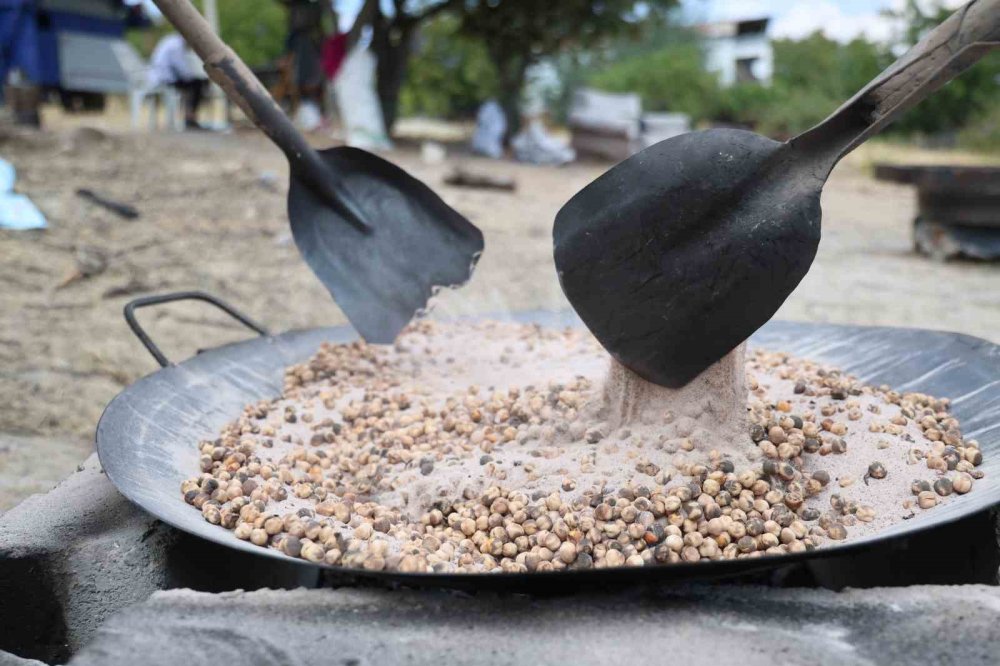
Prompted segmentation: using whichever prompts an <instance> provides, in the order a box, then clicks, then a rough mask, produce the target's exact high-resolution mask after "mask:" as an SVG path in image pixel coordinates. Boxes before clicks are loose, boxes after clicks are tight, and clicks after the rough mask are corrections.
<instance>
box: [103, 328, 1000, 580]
mask: <svg viewBox="0 0 1000 666" xmlns="http://www.w3.org/2000/svg"><path fill="white" fill-rule="evenodd" d="M490 318H493V319H500V320H508V321H519V322H527V323H539V324H542V325H559V326H579V325H581V324H580V322H579V319H578V318H577V317H576V315H575V314H574V313H572V312H568V311H546V310H533V311H524V312H517V313H513V314H511V313H507V314H503V315H496V316H494V317H491V315H489V314H484V315H478V316H471V317H462V318H458V320H473V321H474V320H484V319H490ZM782 330H784V331H785V332H786V333H787V334H792V335H794V334H795V333H796V332H801V331H803V330H810V331H813V332H822V331H824V330H825V331H827V332H833V331H838V332H840V333H842V334H847V333H849V332H853V333H862V334H885V333H886V332H889V331H896V332H899V331H902V332H910V333H914V334H920V335H927V336H930V337H932V338H940V339H941V340H942V341H944V340H948V339H950V340H952V341H955V342H959V343H962V344H965V345H968V346H969V347H970V348H971V351H973V352H977V353H978V354H982V355H983V357H984V358H985V359H992V360H993V365H996V367H997V375H998V377H1000V345H996V344H994V343H991V342H989V341H987V340H984V339H982V338H978V337H975V336H971V335H966V334H962V333H952V332H948V331H935V330H931V329H923V328H917V327H894V326H863V325H850V324H831V323H817V322H799V321H783V320H772V321H770V322H768V323H767V324H766V325H765V326H764V327H762V328H761V329H760V331H758V332H756V333H755V334H754V336H752V337H751V338H750V343H751V345H752V346H765V347H766V346H768V345H767V344H765V345H760V344H759V342H758V339H760V338H766V337H767V336H768V335H769V334H777V333H778V332H779V331H782ZM300 337H309V338H316V344H315V345H312V346H310V347H309V348H308V350H307V351H306V357H308V355H311V354H312V353H314V351H315V348H316V346H318V344H319V342H320V341H323V340H330V341H332V342H346V341H350V340H354V339H357V335H356V334H355V333H354V331H353V330H352V329H351V328H350V327H349V326H335V327H317V328H304V329H291V330H288V331H285V332H283V333H280V334H277V335H271V336H267V337H258V338H252V339H248V340H243V341H238V342H233V343H228V344H225V345H220V346H218V347H214V348H212V349H209V350H205V351H203V352H201V353H199V354H197V355H195V356H193V357H191V358H189V359H186V360H184V361H182V362H180V363H177V364H175V365H172V366H168V367H166V368H161V369H158V370H155V371H154V372H152V373H150V374H148V375H146V376H144V377H142V378H140V379H138V380H136V381H135V382H133V383H132V384H130V385H129V386H128V387H126V388H125V389H123V390H122V391H121V392H120V393H119V394H118V395H116V396H115V398H114V399H112V400H111V402H110V403H108V405H107V406H106V407H105V409H104V411H103V413H102V415H101V418H100V420H99V421H98V425H97V429H96V444H97V453H98V458H99V459H100V462H101V466H102V468H103V469H104V471H105V473H106V475H107V476H108V478H109V480H111V482H112V484H113V485H114V486H115V488H116V489H117V490H118V492H120V493H121V494H122V495H124V496H125V497H126V498H127V499H128V500H129V501H130V502H132V503H133V504H136V505H137V506H139V507H140V508H141V509H143V510H144V511H146V512H147V513H149V514H150V515H151V516H153V517H155V518H156V519H157V520H161V521H163V522H165V523H167V524H169V525H171V526H172V527H174V528H176V529H179V530H181V531H183V532H185V533H188V534H192V535H193V536H197V537H200V538H203V539H206V540H208V541H211V542H213V543H217V544H219V545H222V546H227V547H230V548H235V549H237V550H240V551H244V552H248V553H253V554H256V555H260V556H265V557H271V558H274V559H278V560H282V561H284V562H290V563H294V564H297V565H300V566H303V567H314V568H318V569H325V570H328V571H331V572H336V573H337V574H340V575H344V576H350V577H356V578H360V579H370V580H374V581H382V582H389V583H398V584H404V585H414V586H430V585H436V586H443V587H472V586H481V587H487V586H489V587H493V586H501V585H502V584H503V583H504V582H512V581H517V582H519V583H523V582H525V581H538V582H539V584H541V585H544V584H545V583H551V582H554V581H559V582H560V583H564V582H571V581H579V582H580V583H581V584H587V583H588V582H590V579H594V580H595V581H596V580H597V579H598V578H600V579H601V580H602V581H608V582H615V579H617V578H621V579H622V580H623V581H624V580H633V579H635V577H636V572H637V571H641V572H642V577H643V579H645V580H648V581H649V582H655V581H656V580H657V579H660V578H671V579H673V578H677V579H685V580H696V579H702V580H704V579H711V578H724V577H728V576H733V575H738V574H745V573H750V572H754V571H760V570H766V569H772V568H776V567H780V566H783V565H786V564H795V563H799V562H802V561H805V560H810V559H827V558H830V559H832V558H837V557H841V556H843V555H847V554H850V553H855V552H858V551H860V550H865V549H869V548H872V547H873V546H876V545H880V544H885V543H887V542H890V541H893V540H897V539H900V538H903V537H907V536H912V535H915V534H918V533H922V532H926V531H927V530H930V529H934V528H937V527H942V526H945V525H948V524H951V523H953V522H956V521H958V520H962V519H964V518H968V517H971V516H973V515H976V514H978V513H980V512H982V511H986V510H989V509H991V508H992V507H994V506H996V505H997V504H1000V487H998V488H996V489H994V491H993V492H992V493H990V492H989V489H988V488H984V489H982V492H981V493H970V494H968V495H964V496H961V497H956V498H955V499H954V500H953V501H952V502H949V504H954V503H956V502H961V503H962V506H963V507H964V508H965V510H964V511H962V512H954V513H947V514H937V515H935V514H934V513H933V512H928V513H922V514H918V515H917V516H916V517H915V518H914V519H913V520H912V521H909V522H907V523H897V524H896V525H894V526H893V527H890V528H887V529H886V530H883V531H881V532H879V533H877V534H873V535H870V536H867V537H861V538H858V539H856V540H852V541H849V542H847V543H841V544H827V545H824V546H823V547H821V548H817V549H815V550H812V551H805V552H801V553H787V554H783V555H764V556H761V557H758V558H753V559H752V560H748V559H740V560H711V561H699V562H693V563H689V562H680V563H674V564H663V565H658V566H651V567H615V568H602V569H563V570H560V571H546V572H534V573H512V572H497V573H490V572H476V573H403V572H390V571H368V570H365V569H355V568H348V567H341V566H334V565H327V564H324V563H311V562H307V561H305V560H301V559H298V558H292V557H290V556H288V555H285V554H284V553H281V552H280V551H278V550H276V549H273V548H262V547H259V546H254V545H252V544H249V543H248V542H244V541H241V540H239V539H237V538H236V537H235V536H234V535H233V533H232V531H231V530H226V529H224V528H221V527H220V526H218V525H212V524H210V523H208V522H207V521H204V520H202V519H201V518H200V516H198V515H197V514H196V512H195V511H194V510H193V509H191V508H190V507H188V506H186V505H184V508H185V509H186V510H189V511H190V512H191V515H192V517H193V518H195V519H197V520H198V523H200V524H201V525H203V526H204V528H206V529H199V530H196V529H193V527H192V525H187V524H184V523H183V522H179V521H175V520H173V519H171V518H170V517H169V516H168V515H164V513H165V512H164V511H161V510H160V505H159V503H157V502H154V501H151V500H149V498H147V497H145V496H142V495H140V494H138V493H136V492H134V490H135V488H134V487H133V485H132V484H130V483H124V482H123V474H124V470H123V469H122V468H121V466H120V465H119V463H118V461H115V460H113V459H111V458H110V457H109V450H110V448H111V447H110V444H108V443H107V438H108V437H109V434H108V432H109V430H110V429H111V426H112V419H114V418H116V416H117V415H118V414H119V413H120V409H121V408H122V407H123V405H125V404H126V403H128V401H129V400H130V398H131V397H132V396H134V394H135V393H136V392H137V391H138V390H141V389H139V388H138V387H145V386H147V385H150V384H152V383H155V382H156V381H157V380H158V378H164V377H166V376H167V375H168V374H170V373H176V372H179V373H183V372H185V371H187V369H189V368H191V367H197V366H198V365H199V364H200V363H202V364H203V363H205V362H206V360H207V359H211V358H212V357H213V355H219V354H220V352H224V351H225V352H230V353H231V352H234V351H238V350H251V349H253V350H255V351H256V350H257V348H258V347H260V346H270V347H273V348H275V349H277V348H279V347H282V346H285V345H286V343H289V342H290V341H293V340H295V339H297V338H300ZM289 346H290V345H289ZM273 353H277V352H276V351H275V352H273ZM796 355H798V354H796ZM803 355H804V354H803ZM821 355H822V352H820V358H819V359H818V360H822V358H821ZM299 360H303V359H299ZM294 362H297V361H295V360H288V361H282V362H281V363H280V364H279V368H280V369H282V370H283V368H284V367H285V366H287V365H288V364H291V363H294ZM848 371H849V372H852V374H857V372H856V371H852V370H848ZM998 383H1000V382H998ZM998 392H1000V389H998ZM263 397H272V396H262V398H263ZM941 397H947V396H941ZM254 399H257V398H247V402H250V401H252V400H254ZM994 427H1000V422H998V423H997V424H995V426H994ZM991 429H992V428H991ZM211 434H214V433H211ZM180 445H186V446H192V447H193V443H191V442H183V443H181V444H178V446H180ZM176 497H177V501H178V502H182V500H181V498H180V495H179V493H178V494H177V495H176Z"/></svg>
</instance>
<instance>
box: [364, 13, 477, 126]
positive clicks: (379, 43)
mask: <svg viewBox="0 0 1000 666" xmlns="http://www.w3.org/2000/svg"><path fill="white" fill-rule="evenodd" d="M384 4H385V3H381V2H379V0H366V2H365V5H364V8H363V9H362V13H361V14H360V15H359V16H358V21H359V22H360V24H361V25H365V24H368V23H371V25H372V28H373V32H372V50H373V52H374V53H375V57H376V58H377V59H378V70H377V75H376V79H377V88H378V97H379V102H380V103H381V105H382V117H383V120H384V121H385V127H386V130H387V131H389V132H390V133H391V132H392V127H393V125H395V124H396V117H397V115H398V109H399V94H400V90H401V89H402V87H403V83H404V81H405V80H406V74H407V67H408V65H409V62H410V56H411V55H412V53H413V47H414V42H415V40H416V36H417V31H418V30H419V28H420V26H421V25H423V24H424V23H426V22H427V21H429V20H431V19H433V18H434V17H435V16H438V15H439V14H442V13H443V12H446V11H450V10H458V9H459V8H461V6H462V4H463V2H462V0H438V1H434V0H411V1H409V2H408V1H407V0H392V1H391V3H389V4H390V5H391V11H389V12H388V13H387V12H386V11H385V7H384V6H383V5H384ZM366 12H369V13H370V18H369V16H368V15H366Z"/></svg>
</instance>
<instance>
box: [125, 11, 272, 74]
mask: <svg viewBox="0 0 1000 666" xmlns="http://www.w3.org/2000/svg"><path fill="white" fill-rule="evenodd" d="M195 4H196V5H197V6H198V7H199V9H200V8H201V2H196V3H195ZM218 7H219V31H220V32H221V33H222V38H223V39H224V40H225V41H226V42H227V43H228V44H229V45H230V46H231V47H232V48H233V50H234V51H236V53H237V54H239V56H240V57H241V58H243V60H244V61H245V62H246V63H247V64H248V65H249V66H250V67H259V66H261V65H266V64H268V63H272V62H274V60H275V59H277V58H278V56H280V55H281V53H282V52H283V51H284V48H285V32H286V30H287V27H288V16H287V13H286V11H285V9H284V8H283V7H282V5H281V3H280V2H278V0H253V1H252V2H251V1H250V0H218ZM171 32H173V28H172V27H171V25H170V23H169V22H168V21H166V20H164V21H163V22H161V23H160V24H158V25H154V26H153V27H151V28H147V29H142V30H131V31H129V34H128V40H129V42H130V43H131V44H132V45H133V46H134V47H135V48H136V50H138V51H139V53H141V54H142V55H143V57H145V58H149V56H150V55H152V53H153V49H154V48H156V43H157V42H158V41H159V40H160V38H161V37H163V36H164V35H167V34H170V33H171Z"/></svg>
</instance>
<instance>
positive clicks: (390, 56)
mask: <svg viewBox="0 0 1000 666" xmlns="http://www.w3.org/2000/svg"><path fill="white" fill-rule="evenodd" d="M417 25H418V23H417V22H416V21H412V20H399V19H394V20H391V21H390V20H388V19H386V18H385V17H384V16H383V17H381V18H380V19H378V20H376V21H375V31H374V34H373V36H372V48H373V49H374V51H375V56H376V57H377V58H378V69H377V71H376V78H377V89H378V98H379V102H380V103H381V105H382V119H383V120H384V121H385V129H386V132H388V133H389V134H390V135H391V134H392V128H393V125H395V124H396V118H397V117H398V115H399V91H400V90H401V89H402V87H403V82H404V81H405V79H406V68H407V65H408V64H409V61H410V54H411V53H412V52H413V42H414V38H415V37H416V34H417Z"/></svg>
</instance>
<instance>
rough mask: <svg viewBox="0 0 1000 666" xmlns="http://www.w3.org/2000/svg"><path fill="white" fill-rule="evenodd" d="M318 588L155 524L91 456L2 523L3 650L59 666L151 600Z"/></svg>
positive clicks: (303, 576)
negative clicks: (126, 611)
mask: <svg viewBox="0 0 1000 666" xmlns="http://www.w3.org/2000/svg"><path fill="white" fill-rule="evenodd" d="M317 580H318V574H317V570H316V569H313V568H310V567H304V566H296V565H282V564H281V563H279V566H277V567H275V566H274V563H272V562H267V561H264V559H263V558H257V557H254V556H253V555H248V554H244V553H236V552H232V551H230V550H229V549H225V548H222V547H220V546H217V545H214V544H209V543H207V542H204V541H202V540H200V539H196V538H193V537H189V536H187V535H184V534H182V533H180V532H178V531H176V530H174V529H173V528H171V527H169V526H168V525H165V524H163V523H161V522H159V521H157V520H156V519H154V518H153V517H151V516H150V515H148V514H146V513H145V512H143V511H141V510H140V509H139V508H137V507H136V506H134V505H132V504H131V503H130V502H129V501H128V500H126V499H125V498H124V497H122V496H121V495H120V494H119V493H118V491H117V490H115V488H114V486H113V485H112V484H111V482H110V481H109V480H108V479H107V477H106V476H105V475H104V473H103V472H102V470H101V467H100V463H99V461H98V460H97V456H96V455H94V456H91V457H90V458H89V459H88V460H87V461H86V462H85V463H84V464H83V465H81V466H80V467H79V468H78V471H77V472H76V473H75V474H73V475H71V476H70V477H68V478H67V479H66V480H65V481H63V483H61V484H60V485H59V486H57V487H56V488H55V489H54V490H52V491H51V492H49V493H46V494H44V495H34V496H32V497H30V498H28V499H27V500H25V501H24V502H22V503H21V504H20V505H18V506H16V507H15V508H13V509H11V510H10V511H8V512H7V513H5V514H3V515H2V516H0V589H2V590H3V591H4V594H3V600H2V602H0V627H3V629H4V630H3V631H0V650H7V651H9V652H12V653H14V654H17V655H20V656H22V657H30V658H35V659H41V660H43V661H49V662H51V661H64V660H65V659H68V658H69V656H70V655H71V654H73V653H74V652H75V651H76V650H77V649H79V648H80V647H81V646H82V645H84V644H85V643H86V642H87V641H88V640H89V639H90V637H91V636H92V635H93V633H94V631H95V630H96V629H97V627H99V626H100V625H101V624H102V623H103V622H104V621H105V620H106V619H107V618H108V617H109V616H110V615H111V614H112V613H114V612H116V611H119V610H121V609H122V608H125V607H127V606H130V605H132V604H134V603H137V602H139V601H142V600H144V599H146V598H147V597H149V595H150V594H152V593H153V592H155V591H156V590H162V589H168V588H173V587H190V588H193V589H199V590H205V591H220V590H231V589H237V588H244V589H256V588H258V587H298V586H300V585H304V584H305V585H311V584H315V582H316V581H317Z"/></svg>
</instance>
